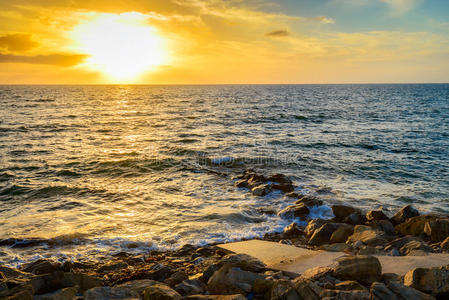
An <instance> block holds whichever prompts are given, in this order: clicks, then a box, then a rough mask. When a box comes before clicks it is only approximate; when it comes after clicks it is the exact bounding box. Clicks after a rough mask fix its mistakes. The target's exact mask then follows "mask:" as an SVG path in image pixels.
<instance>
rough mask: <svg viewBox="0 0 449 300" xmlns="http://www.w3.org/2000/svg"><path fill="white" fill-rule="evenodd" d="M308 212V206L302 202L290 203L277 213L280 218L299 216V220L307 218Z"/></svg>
mask: <svg viewBox="0 0 449 300" xmlns="http://www.w3.org/2000/svg"><path fill="white" fill-rule="evenodd" d="M309 213H310V210H309V208H308V207H307V206H306V205H305V204H304V203H299V204H295V205H290V206H287V207H286V208H284V209H283V210H281V211H280V212H279V213H278V215H279V216H280V217H281V218H284V219H289V218H293V217H295V218H300V219H301V220H305V219H307V217H308V215H309Z"/></svg>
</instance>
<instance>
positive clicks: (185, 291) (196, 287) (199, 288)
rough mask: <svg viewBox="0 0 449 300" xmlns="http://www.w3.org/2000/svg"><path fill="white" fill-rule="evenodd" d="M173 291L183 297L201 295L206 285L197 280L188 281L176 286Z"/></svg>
mask: <svg viewBox="0 0 449 300" xmlns="http://www.w3.org/2000/svg"><path fill="white" fill-rule="evenodd" d="M175 290H176V291H177V292H178V293H180V294H181V295H183V296H188V295H196V294H203V293H204V291H205V290H206V285H205V284H204V283H203V282H201V281H200V280H198V279H188V280H184V281H183V282H181V283H179V284H177V285H176V287H175Z"/></svg>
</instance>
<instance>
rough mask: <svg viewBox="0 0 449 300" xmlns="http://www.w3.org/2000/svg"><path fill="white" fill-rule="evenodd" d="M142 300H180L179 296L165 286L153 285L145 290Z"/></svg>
mask: <svg viewBox="0 0 449 300" xmlns="http://www.w3.org/2000/svg"><path fill="white" fill-rule="evenodd" d="M143 299H144V300H181V295H180V294H178V292H176V291H175V290H173V289H171V288H170V287H169V286H167V285H165V284H162V283H160V284H155V285H153V286H150V287H148V288H146V289H145V291H144V296H143Z"/></svg>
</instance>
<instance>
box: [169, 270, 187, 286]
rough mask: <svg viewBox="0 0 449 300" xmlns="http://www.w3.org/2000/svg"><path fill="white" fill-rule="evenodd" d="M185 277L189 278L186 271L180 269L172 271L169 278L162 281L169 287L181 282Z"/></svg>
mask: <svg viewBox="0 0 449 300" xmlns="http://www.w3.org/2000/svg"><path fill="white" fill-rule="evenodd" d="M186 279H189V277H188V276H187V274H186V272H185V271H184V270H180V271H178V272H175V273H173V274H172V275H171V276H170V277H169V278H167V279H165V280H164V283H166V284H168V285H169V286H171V287H175V285H177V284H178V283H181V282H183V281H184V280H186Z"/></svg>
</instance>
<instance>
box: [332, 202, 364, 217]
mask: <svg viewBox="0 0 449 300" xmlns="http://www.w3.org/2000/svg"><path fill="white" fill-rule="evenodd" d="M357 211H358V210H357V209H355V208H354V207H352V206H347V205H332V212H333V213H334V215H335V218H336V219H337V220H343V219H344V218H346V217H348V216H349V215H350V214H352V213H355V212H357Z"/></svg>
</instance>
